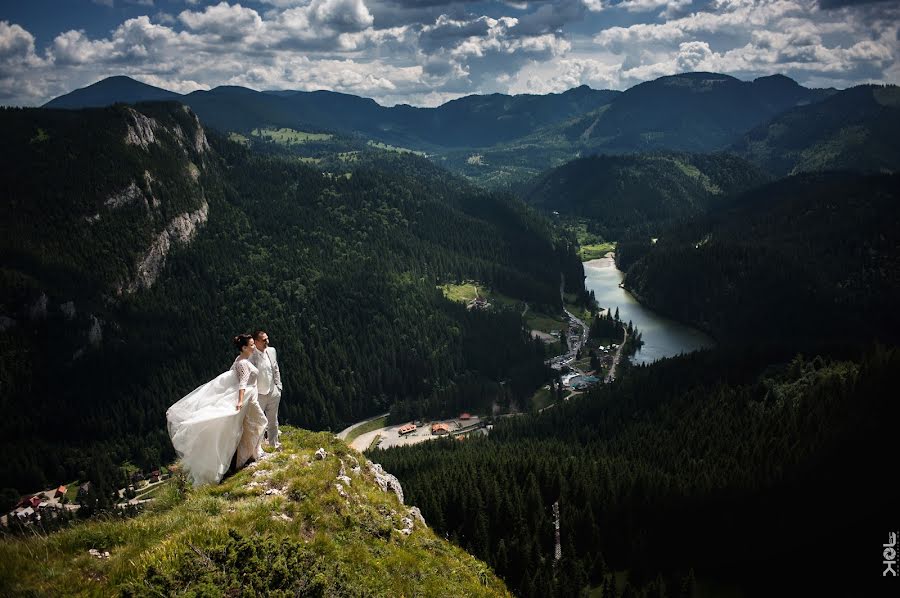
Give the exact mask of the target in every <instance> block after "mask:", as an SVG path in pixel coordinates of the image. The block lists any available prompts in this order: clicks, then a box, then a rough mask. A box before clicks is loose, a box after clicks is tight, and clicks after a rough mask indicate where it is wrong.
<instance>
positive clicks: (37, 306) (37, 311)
mask: <svg viewBox="0 0 900 598" xmlns="http://www.w3.org/2000/svg"><path fill="white" fill-rule="evenodd" d="M47 301H48V298H47V293H41V296H40V297H38V298H37V299H36V300H35V301H34V303H33V304H32V305H31V307H30V308H28V313H29V315H31V319H32V320H43V319H44V318H46V317H47Z"/></svg>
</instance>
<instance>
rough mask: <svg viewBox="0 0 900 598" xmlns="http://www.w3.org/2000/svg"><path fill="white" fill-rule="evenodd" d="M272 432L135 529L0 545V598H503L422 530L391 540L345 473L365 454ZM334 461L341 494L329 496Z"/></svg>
mask: <svg viewBox="0 0 900 598" xmlns="http://www.w3.org/2000/svg"><path fill="white" fill-rule="evenodd" d="M282 431H283V436H282V444H283V445H284V449H283V450H282V451H280V452H278V453H274V454H273V455H272V456H270V457H269V458H267V459H266V460H264V461H263V462H262V463H260V464H259V465H258V466H256V467H255V468H253V469H244V470H241V471H239V472H238V473H236V474H234V475H232V476H231V477H229V478H226V479H225V480H223V482H222V483H221V484H218V485H215V486H205V487H201V488H197V489H191V488H189V487H188V488H185V487H183V486H182V485H181V484H179V483H170V484H166V486H165V488H164V491H161V492H160V496H159V498H158V500H157V501H155V502H154V503H152V506H151V507H149V508H148V509H147V510H146V511H145V512H144V513H142V514H141V515H139V516H137V517H134V518H131V519H125V520H122V519H118V518H110V519H95V520H90V521H87V522H79V523H75V524H73V525H72V526H70V527H68V528H65V529H63V530H62V531H59V532H56V533H53V534H50V535H49V536H39V535H35V536H27V537H22V538H4V539H3V540H0V595H3V596H26V595H27V596H49V595H66V596H113V595H130V596H151V595H181V594H186V593H190V594H191V595H198V596H199V595H204V596H222V595H238V594H240V595H244V594H246V595H257V596H261V595H307V594H322V595H338V596H362V595H373V596H376V595H377V596H382V595H383V596H387V595H394V596H401V595H402V596H413V595H423V596H427V595H430V596H448V595H449V596H508V595H509V593H508V592H507V591H506V589H505V587H504V586H503V583H502V582H501V581H500V580H499V579H498V578H497V577H496V576H495V575H494V574H493V572H492V571H491V570H490V568H489V567H488V566H487V565H486V564H485V563H483V562H481V561H478V560H477V559H475V558H474V557H472V556H471V555H469V554H467V553H466V552H464V551H463V550H462V549H461V548H459V547H456V546H454V545H453V544H451V543H450V542H447V541H446V540H444V539H442V538H439V537H437V536H436V535H435V534H434V532H432V531H431V529H429V528H428V527H423V526H421V525H419V524H416V525H415V527H414V529H413V532H412V534H411V535H409V536H404V535H403V534H400V533H399V532H398V531H396V530H399V529H401V528H402V527H403V523H402V522H401V519H402V518H403V517H406V515H407V507H404V506H403V505H401V504H400V503H399V501H398V500H397V498H396V497H395V496H394V494H393V493H385V492H382V491H381V490H380V489H379V488H378V486H377V485H376V484H375V482H374V478H373V476H372V474H371V473H369V471H368V468H367V467H366V466H365V464H364V463H363V464H362V465H363V466H362V471H361V473H360V474H358V475H357V474H354V473H352V472H349V470H350V469H351V467H352V466H353V464H354V460H359V461H360V462H362V461H363V457H362V455H360V454H359V453H357V452H356V451H353V450H351V449H349V448H348V447H347V445H346V444H344V443H343V442H341V441H340V440H337V439H336V438H335V437H334V436H333V435H332V434H329V433H313V432H308V431H305V430H298V429H295V428H291V427H289V426H284V427H283V428H282ZM319 447H322V448H324V449H325V451H326V452H327V457H326V458H325V459H324V460H318V459H316V458H315V457H314V455H313V454H314V452H315V451H316V449H318V448H319ZM342 460H343V462H344V464H345V465H346V467H347V470H348V472H349V473H348V475H350V476H351V479H352V483H351V484H350V485H347V484H344V488H343V490H342V491H343V492H344V493H345V494H346V496H341V495H340V494H339V491H338V489H337V488H336V486H335V479H336V477H337V475H338V472H339V471H340V469H341V461H342ZM254 474H255V475H254ZM251 482H253V483H254V484H256V485H251ZM267 489H275V490H277V493H275V494H271V495H266V490H267ZM92 548H95V549H97V550H100V551H101V552H102V551H109V553H110V557H109V558H108V559H102V560H101V559H97V558H95V557H93V556H91V555H90V554H89V553H88V551H89V550H90V549H92Z"/></svg>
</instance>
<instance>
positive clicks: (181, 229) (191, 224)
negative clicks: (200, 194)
mask: <svg viewBox="0 0 900 598" xmlns="http://www.w3.org/2000/svg"><path fill="white" fill-rule="evenodd" d="M208 218H209V204H208V203H207V202H206V200H204V201H203V204H202V205H201V206H200V208H199V209H197V210H195V211H193V212H186V213H184V214H179V215H178V216H176V217H175V218H173V219H172V221H171V222H169V224H168V226H166V228H165V230H163V231H162V232H161V233H159V235H158V236H157V237H156V240H154V241H153V243H151V245H150V249H148V250H147V253H146V254H144V257H143V258H141V260H140V261H139V262H138V265H137V274H136V275H135V277H134V279H133V280H132V281H131V282H129V283H128V285H127V286H125V287H124V288H123V289H122V288H120V289H119V292H120V293H121V292H122V291H124V292H126V293H128V294H131V293H134V292H136V291H138V290H139V289H149V288H150V287H152V286H153V283H155V282H156V279H157V278H159V274H160V272H162V269H163V266H165V265H166V256H167V255H168V254H169V250H170V249H171V247H172V245H174V244H176V243H187V242H189V241H190V240H191V239H193V237H194V235H196V233H197V229H199V228H200V226H202V225H203V224H204V223H205V222H206V220H207V219H208Z"/></svg>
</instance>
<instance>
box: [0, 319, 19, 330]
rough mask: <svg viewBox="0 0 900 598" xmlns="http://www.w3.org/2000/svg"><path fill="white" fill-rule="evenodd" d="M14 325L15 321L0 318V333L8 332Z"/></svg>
mask: <svg viewBox="0 0 900 598" xmlns="http://www.w3.org/2000/svg"><path fill="white" fill-rule="evenodd" d="M15 325H16V321H15V320H13V319H12V318H10V317H9V316H0V332H3V331H4V330H9V329H10V328H12V327H13V326H15Z"/></svg>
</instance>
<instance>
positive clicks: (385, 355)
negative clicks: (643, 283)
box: [0, 104, 583, 490]
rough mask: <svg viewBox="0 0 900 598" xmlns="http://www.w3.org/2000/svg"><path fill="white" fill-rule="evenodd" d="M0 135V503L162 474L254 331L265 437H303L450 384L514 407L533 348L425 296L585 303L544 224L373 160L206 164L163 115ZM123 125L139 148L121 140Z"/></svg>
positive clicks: (410, 166)
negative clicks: (568, 294) (125, 472)
mask: <svg viewBox="0 0 900 598" xmlns="http://www.w3.org/2000/svg"><path fill="white" fill-rule="evenodd" d="M2 117H3V118H4V124H5V125H6V130H7V131H9V132H10V133H9V135H8V137H7V143H6V144H5V145H4V148H3V151H4V152H6V153H7V154H8V156H13V155H15V156H16V159H15V160H9V159H6V160H4V161H3V164H4V165H5V166H4V170H3V172H2V179H3V184H4V185H5V186H6V187H7V188H8V189H11V190H13V191H14V192H12V193H10V194H9V195H6V196H4V200H5V201H6V202H7V203H6V205H4V211H5V212H6V213H10V214H12V216H11V218H9V219H4V223H3V229H2V233H3V234H2V235H0V236H2V237H3V239H4V241H3V243H4V245H3V246H2V247H3V269H2V276H3V280H4V285H3V295H2V298H0V305H2V317H3V320H2V322H3V326H2V331H0V340H2V343H0V344H2V346H3V347H4V348H3V359H2V367H3V379H4V381H5V382H6V383H8V384H9V387H10V388H14V389H15V393H12V392H6V393H3V399H2V400H3V407H4V408H5V409H7V410H13V409H16V410H17V412H18V413H19V415H17V416H16V417H15V418H6V419H4V420H3V424H2V426H0V436H2V438H3V443H2V447H0V448H2V451H3V453H4V455H5V456H6V457H5V459H4V464H3V468H2V470H0V473H2V476H0V477H2V481H0V486H14V487H17V488H20V489H22V490H25V489H30V488H33V487H38V486H41V485H44V484H45V483H48V482H54V483H59V482H62V481H67V480H66V478H68V477H69V476H71V478H74V477H80V478H83V479H97V475H96V474H97V472H98V470H102V469H106V470H112V468H113V465H114V464H118V463H119V462H120V461H122V460H124V459H132V460H134V461H135V462H136V463H137V464H139V465H141V466H142V467H145V468H146V467H150V466H155V465H159V464H160V463H163V462H165V461H167V460H168V459H170V458H172V454H171V446H170V443H169V440H168V438H167V435H166V433H165V430H164V421H165V420H164V413H165V410H166V408H167V407H168V405H170V404H171V403H173V402H174V401H175V400H177V399H178V398H179V397H181V396H183V395H184V394H186V393H187V392H188V391H190V390H191V389H193V388H194V387H196V386H197V385H199V384H201V383H203V382H205V381H206V380H209V379H211V378H212V377H213V376H215V375H216V374H218V373H220V372H222V371H224V370H225V369H227V368H228V366H229V365H230V363H231V360H232V359H233V355H232V354H231V350H230V346H229V342H228V339H229V338H231V336H232V335H233V334H235V333H237V332H240V331H245V330H249V329H251V328H253V327H255V326H264V327H266V328H267V331H268V332H269V335H270V338H272V341H273V345H274V346H275V347H277V348H278V350H279V356H280V362H281V365H282V370H283V378H284V381H285V396H284V399H283V400H282V404H281V414H282V418H283V419H284V420H287V421H289V422H291V423H295V424H299V425H302V426H305V427H312V428H328V427H330V428H332V429H335V428H337V427H339V426H342V424H345V423H349V422H350V421H353V420H355V419H359V418H362V417H364V416H366V415H370V414H373V413H377V412H379V411H385V410H387V408H388V407H389V406H390V404H391V403H392V402H393V401H395V400H398V399H403V400H407V401H427V400H428V399H429V397H431V396H432V395H433V394H435V393H436V392H438V391H439V390H444V391H445V392H444V394H443V395H442V396H446V389H447V388H452V381H453V380H455V379H457V378H458V377H460V376H465V377H466V379H468V380H471V379H473V378H474V379H476V380H485V381H492V382H493V386H492V388H493V389H494V391H493V394H490V393H488V394H486V395H484V396H482V397H481V399H482V400H484V401H486V402H488V406H489V404H490V402H492V401H494V400H500V401H504V400H507V401H508V400H511V399H515V398H516V397H517V396H525V395H527V396H530V393H531V392H532V390H533V388H534V387H535V386H536V385H537V384H539V383H540V382H541V380H542V379H543V376H544V370H543V365H542V360H543V347H542V345H541V344H540V343H535V342H533V341H532V340H531V338H530V337H529V336H528V335H527V333H525V332H523V330H522V324H521V316H520V313H519V312H518V311H515V310H508V311H504V310H499V309H496V310H493V311H489V312H481V311H468V310H466V309H465V307H464V306H461V305H457V304H454V303H451V302H449V301H447V300H446V299H444V297H443V295H442V293H441V291H440V290H439V289H437V288H436V285H437V284H439V283H442V282H448V281H451V282H452V281H457V280H465V279H473V280H478V281H480V282H481V283H483V284H486V285H489V286H491V287H492V288H494V289H496V290H497V291H498V292H502V293H505V294H507V295H510V296H513V297H516V298H519V299H522V300H525V301H528V302H529V304H530V305H532V306H534V307H539V306H542V305H543V306H547V307H548V308H550V309H556V308H558V307H559V305H560V295H559V281H560V272H561V271H563V272H566V273H567V275H566V280H567V281H568V284H569V288H568V289H567V290H569V291H572V292H577V291H579V290H582V291H583V286H581V285H582V276H583V274H582V270H581V265H580V262H579V261H578V258H577V257H576V256H575V255H574V253H573V252H572V249H571V248H567V247H565V245H564V244H563V243H561V242H557V240H555V239H554V237H553V233H552V232H551V229H550V227H549V224H548V222H547V221H546V220H545V219H543V218H542V217H540V216H538V215H537V214H536V213H534V212H533V211H531V210H530V209H529V208H527V207H526V206H525V205H524V204H522V203H521V202H519V201H517V200H515V199H513V198H510V197H506V196H501V195H496V194H489V193H485V192H482V191H479V190H476V189H474V188H472V187H470V186H468V185H467V184H465V183H464V182H461V181H460V180H458V179H456V178H454V177H453V176H451V175H449V174H448V173H446V172H445V171H442V170H440V169H438V168H436V167H435V166H433V165H432V164H431V163H429V162H428V161H427V160H424V159H421V158H416V157H413V156H400V155H396V154H380V153H377V152H373V153H371V154H368V155H364V156H359V157H358V158H357V159H356V160H355V161H354V162H352V163H348V164H347V169H346V171H343V172H335V173H323V172H319V171H317V170H314V169H312V168H310V167H308V166H305V165H303V164H302V163H299V162H297V161H296V159H295V158H290V157H279V156H270V155H259V154H254V153H252V152H250V151H249V150H247V149H246V148H244V147H243V146H241V145H239V144H236V143H231V142H228V141H227V140H225V139H223V138H218V137H213V138H212V139H213V141H212V144H213V148H208V147H207V145H206V137H205V136H204V135H202V134H203V130H202V129H201V128H199V127H198V126H196V121H195V119H194V118H193V115H192V114H191V113H190V112H189V111H187V110H186V109H185V108H183V107H181V106H178V105H176V104H166V105H140V106H138V110H135V109H133V108H129V107H122V106H117V107H113V108H107V109H97V110H87V111H82V112H68V111H55V110H41V109H31V110H9V111H4V112H3V113H2ZM142 118H146V119H152V122H151V123H150V124H149V125H148V126H147V127H145V128H143V129H141V131H144V132H145V133H146V132H147V131H153V132H154V136H155V137H154V139H155V140H156V141H153V142H149V143H148V144H146V147H145V146H141V145H134V144H132V142H131V141H130V140H131V139H132V137H131V129H129V126H130V124H129V123H132V121H133V119H138V121H140V122H143V123H144V124H147V123H146V121H143V120H141V119H142ZM179 119H181V120H179ZM182 120H184V124H183V125H182V129H181V130H182V133H183V135H182V136H179V135H178V134H177V133H174V132H173V131H174V130H175V124H176V123H179V122H181V121H182ZM153 123H156V124H153ZM191 123H193V125H192V126H193V127H194V128H193V129H190V130H188V129H187V127H188V125H190V124H191ZM182 137H183V139H182ZM138 138H139V139H144V138H141V137H139V136H138ZM201 140H202V142H203V143H200V141H201ZM198 143H199V144H200V145H199V146H200V147H201V149H202V152H201V151H200V150H198V149H197V147H198V146H197V145H196V144H198ZM88 156H91V157H92V158H91V159H88ZM192 164H193V167H192ZM145 173H149V174H145ZM132 183H133V185H132ZM132 187H134V189H132ZM122 189H126V190H128V191H127V193H124V195H123V194H122V193H121V190H122ZM114 193H118V194H119V195H115V197H114V198H113V200H112V201H110V198H111V197H112V194H114ZM122 197H124V198H125V199H122ZM126 200H127V201H126ZM204 202H205V203H204ZM145 204H146V205H145ZM198 205H199V206H200V207H198ZM201 208H202V211H201ZM198 211H201V213H202V216H203V217H202V218H199V217H198V218H193V217H191V216H190V215H192V214H194V213H195V212H198ZM184 214H187V215H188V217H184ZM173 223H174V224H173ZM188 223H190V224H191V226H188ZM163 227H165V228H163ZM188 229H190V230H188ZM160 231H162V232H160ZM163 258H164V259H163ZM151 273H152V276H151V275H150V274H151ZM579 287H580V289H579ZM47 372H52V375H50V376H48V375H47ZM507 379H511V382H510V384H507V385H506V386H499V385H498V384H497V382H499V381H502V380H507ZM499 395H502V396H499ZM22 396H27V397H29V408H28V409H27V410H26V411H24V412H22V411H21V410H20V409H18V406H19V404H18V403H17V400H18V398H19V397H22ZM431 405H433V406H435V407H436V408H439V407H440V405H439V404H437V405H436V403H435V402H434V401H432V402H431ZM472 407H473V408H478V409H481V408H486V406H485V405H480V404H479V405H473V406H472ZM92 472H93V474H95V475H92ZM106 477H107V478H110V476H106ZM71 478H69V479H71Z"/></svg>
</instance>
